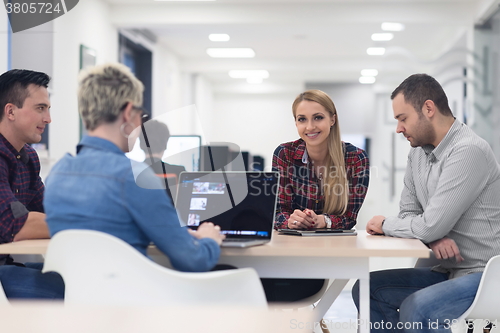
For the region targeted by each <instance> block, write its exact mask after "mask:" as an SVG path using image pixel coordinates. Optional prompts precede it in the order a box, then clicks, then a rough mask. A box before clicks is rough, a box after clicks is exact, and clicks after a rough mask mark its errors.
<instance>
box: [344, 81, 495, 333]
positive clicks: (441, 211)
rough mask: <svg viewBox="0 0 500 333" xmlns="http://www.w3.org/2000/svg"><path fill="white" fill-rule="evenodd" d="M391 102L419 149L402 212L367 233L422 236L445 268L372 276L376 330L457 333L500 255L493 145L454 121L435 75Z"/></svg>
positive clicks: (406, 87)
mask: <svg viewBox="0 0 500 333" xmlns="http://www.w3.org/2000/svg"><path fill="white" fill-rule="evenodd" d="M391 99H392V100H393V104H392V105H393V110H394V118H395V119H396V120H397V121H398V125H397V129H396V132H397V133H402V134H403V135H404V136H405V137H406V138H407V140H408V141H409V142H410V145H411V146H412V147H413V149H411V151H410V153H409V155H408V164H407V169H406V174H405V178H404V188H403V192H402V194H401V201H400V212H399V215H398V216H392V217H385V216H381V215H378V216H374V217H373V218H372V219H371V220H369V221H368V223H367V226H366V230H367V232H368V233H370V234H385V235H387V236H393V237H402V238H417V239H420V240H422V242H424V243H425V244H428V246H429V247H430V248H431V249H432V250H433V251H434V254H435V255H436V258H437V259H440V264H439V265H438V266H435V267H432V268H431V267H429V268H410V269H396V270H386V271H378V272H373V273H371V275H370V294H371V296H370V297H371V301H370V308H371V311H370V316H371V323H372V332H403V331H404V332H451V330H450V328H451V326H452V324H453V319H456V318H458V317H459V316H460V315H461V314H462V313H464V312H465V310H467V308H468V307H469V306H470V305H471V304H472V301H473V300H474V297H475V294H476V291H477V287H478V285H479V281H480V279H481V275H482V271H483V270H484V267H485V266H486V263H487V262H488V260H489V259H490V258H491V257H493V256H495V255H498V254H500V242H499V241H498V239H500V168H499V165H498V163H497V161H496V159H495V156H494V154H493V151H492V150H491V148H490V146H489V145H488V143H487V142H486V141H484V140H483V139H481V138H480V137H479V136H478V135H476V134H475V133H474V132H473V131H472V130H471V129H470V128H469V127H468V126H467V125H465V124H463V123H461V122H460V121H459V120H457V119H455V118H454V117H453V114H452V112H451V110H450V108H449V106H448V99H447V97H446V94H445V93H444V91H443V89H442V87H441V85H440V84H439V83H438V82H437V81H436V80H435V79H434V78H432V77H430V76H429V75H426V74H415V75H412V76H410V77H408V78H407V79H406V80H405V81H403V83H401V84H400V86H399V87H398V88H396V90H394V92H393V93H392V95H391ZM353 298H354V300H355V302H358V299H359V288H358V285H356V286H355V287H354V288H353ZM357 304H358V303H357Z"/></svg>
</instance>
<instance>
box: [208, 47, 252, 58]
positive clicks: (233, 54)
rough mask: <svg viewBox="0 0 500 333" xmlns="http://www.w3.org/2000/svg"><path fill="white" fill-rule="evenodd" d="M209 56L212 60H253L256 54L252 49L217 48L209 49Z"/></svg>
mask: <svg viewBox="0 0 500 333" xmlns="http://www.w3.org/2000/svg"><path fill="white" fill-rule="evenodd" d="M207 54H208V55H209V56H211V57H212V58H253V57H255V52H254V50H252V49H251V48H248V47H247V48H244V47H241V48H222V47H221V48H216V47H211V48H208V49H207Z"/></svg>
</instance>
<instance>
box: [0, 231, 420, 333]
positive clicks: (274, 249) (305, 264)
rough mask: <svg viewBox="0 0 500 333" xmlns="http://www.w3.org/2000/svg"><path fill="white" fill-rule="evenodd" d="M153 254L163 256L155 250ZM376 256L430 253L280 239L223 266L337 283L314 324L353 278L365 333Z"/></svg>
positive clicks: (394, 241)
mask: <svg viewBox="0 0 500 333" xmlns="http://www.w3.org/2000/svg"><path fill="white" fill-rule="evenodd" d="M47 245H48V240H28V241H20V242H16V243H8V244H0V254H3V253H10V254H45V251H46V249H47ZM149 252H150V253H151V254H153V255H154V254H158V252H159V251H158V250H157V249H156V248H155V247H152V248H151V249H150V251H149ZM370 257H414V258H427V257H429V249H428V248H427V247H426V246H425V245H424V244H422V242H420V241H419V240H416V239H402V238H393V237H385V236H372V235H368V234H367V233H366V232H365V231H358V235H357V236H321V237H300V236H287V235H278V234H277V232H275V233H274V234H273V236H272V241H271V242H270V243H268V244H266V245H263V246H256V247H251V248H247V249H239V248H223V249H222V252H221V258H220V260H219V263H221V264H229V265H233V266H236V267H253V268H254V269H255V270H257V272H258V273H259V276H260V277H267V278H323V279H331V280H334V282H333V283H332V284H331V286H330V287H329V288H328V290H327V291H326V292H325V294H324V295H323V297H322V298H321V300H320V302H319V303H318V304H317V306H316V308H315V309H314V310H313V313H314V317H313V318H314V320H315V321H319V320H321V318H323V316H324V315H325V314H326V312H327V311H328V309H329V308H330V306H331V305H332V303H333V301H334V300H335V299H336V298H337V296H338V295H339V294H340V292H341V291H342V289H343V288H344V286H345V285H346V284H347V282H348V281H349V279H359V280H360V322H361V323H362V325H361V326H360V332H361V333H368V332H369V325H367V323H368V322H369V318H370V310H369V309H370V294H369V293H370V292H369V277H370V274H369V258H370Z"/></svg>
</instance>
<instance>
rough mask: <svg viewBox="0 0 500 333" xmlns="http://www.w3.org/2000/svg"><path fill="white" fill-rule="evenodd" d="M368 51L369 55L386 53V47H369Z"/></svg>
mask: <svg viewBox="0 0 500 333" xmlns="http://www.w3.org/2000/svg"><path fill="white" fill-rule="evenodd" d="M366 53H368V54H369V55H383V54H384V53H385V47H369V48H368V49H367V50H366Z"/></svg>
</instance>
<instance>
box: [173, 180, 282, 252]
mask: <svg viewBox="0 0 500 333" xmlns="http://www.w3.org/2000/svg"><path fill="white" fill-rule="evenodd" d="M278 178H279V173H278V172H264V171H248V172H238V171H224V172H182V173H181V174H180V176H179V185H178V188H177V200H176V205H175V206H176V209H177V211H178V214H179V216H180V218H181V219H182V221H184V222H186V225H187V226H188V227H189V228H192V229H195V230H196V229H197V228H198V226H199V225H200V224H201V223H203V222H212V223H214V224H216V225H218V226H220V228H221V232H222V233H223V234H224V235H226V239H225V240H224V241H223V243H222V246H224V247H249V246H255V245H261V244H265V243H267V242H269V241H270V240H271V235H272V231H273V224H274V216H275V212H276V202H277V187H278V186H277V184H278Z"/></svg>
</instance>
